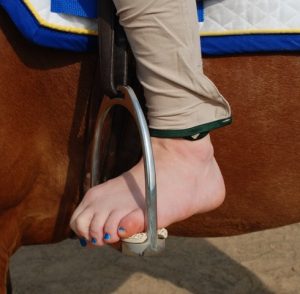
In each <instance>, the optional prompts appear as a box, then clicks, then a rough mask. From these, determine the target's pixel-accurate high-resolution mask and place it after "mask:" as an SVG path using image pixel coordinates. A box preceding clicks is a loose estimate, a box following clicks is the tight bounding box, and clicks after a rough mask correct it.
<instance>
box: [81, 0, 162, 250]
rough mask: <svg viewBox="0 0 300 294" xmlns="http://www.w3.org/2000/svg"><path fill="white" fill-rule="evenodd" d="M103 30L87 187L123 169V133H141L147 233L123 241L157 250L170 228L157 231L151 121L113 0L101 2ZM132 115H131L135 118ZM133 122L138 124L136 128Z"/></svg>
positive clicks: (91, 111) (129, 245)
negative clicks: (119, 156) (120, 158)
mask: <svg viewBox="0 0 300 294" xmlns="http://www.w3.org/2000/svg"><path fill="white" fill-rule="evenodd" d="M99 31H101V34H100V36H99V65H98V71H97V75H96V76H97V77H96V84H95V87H94V94H93V95H92V100H91V103H90V109H89V127H88V130H89V131H88V132H89V133H88V142H89V144H88V145H89V147H88V155H87V163H86V173H85V174H86V177H85V183H84V187H85V190H87V189H88V188H90V187H93V186H95V185H97V184H100V183H102V182H104V181H105V180H107V179H108V178H111V177H114V176H116V174H115V173H116V172H117V173H120V172H122V171H120V170H118V168H117V166H116V165H117V161H118V160H117V153H118V152H117V151H118V148H120V146H119V142H120V141H124V137H127V138H128V139H129V140H130V137H131V136H137V135H138V134H139V136H140V142H141V146H136V148H135V150H138V152H136V155H137V156H136V158H134V160H135V161H137V160H138V159H139V157H140V155H141V152H140V150H141V149H142V153H143V159H144V169H145V183H146V184H145V195H146V210H147V211H146V227H147V233H142V234H137V235H134V236H132V237H130V238H128V239H125V240H123V242H122V251H123V253H125V254H127V255H156V254H158V253H159V252H161V251H162V250H163V249H164V247H165V239H166V238H167V231H166V229H161V230H159V231H158V230H157V204H156V202H157V201H156V180H155V167H154V159H153V154H152V147H151V140H150V135H149V131H148V126H147V122H146V119H145V116H144V110H143V109H142V107H141V105H144V97H143V95H142V91H141V85H140V84H139V83H138V81H137V79H136V76H135V74H134V73H135V63H134V58H133V55H132V52H131V50H130V48H129V45H128V42H127V39H126V35H125V33H124V31H123V28H122V27H121V26H120V25H119V22H118V19H117V16H116V11H115V8H114V5H113V3H112V1H100V5H99ZM129 85H130V86H129ZM135 93H138V95H136V94H135ZM137 97H140V98H139V99H138V98H137ZM129 116H131V117H132V118H133V120H132V119H131V122H130V119H129ZM133 121H134V122H135V123H136V126H137V128H134V124H133ZM104 126H105V128H104ZM120 126H123V127H125V129H122V127H121V128H120ZM136 129H137V130H138V134H137V130H136ZM129 140H127V142H128V141H129ZM133 163H134V162H133ZM126 169H129V167H127V168H126Z"/></svg>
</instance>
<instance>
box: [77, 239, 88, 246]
mask: <svg viewBox="0 0 300 294" xmlns="http://www.w3.org/2000/svg"><path fill="white" fill-rule="evenodd" d="M79 242H80V245H81V246H82V247H85V246H86V245H87V242H86V240H85V239H84V238H80V239H79Z"/></svg>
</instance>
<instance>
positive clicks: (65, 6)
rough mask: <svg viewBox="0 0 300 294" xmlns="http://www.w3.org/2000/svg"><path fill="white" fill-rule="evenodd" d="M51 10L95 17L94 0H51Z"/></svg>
mask: <svg viewBox="0 0 300 294" xmlns="http://www.w3.org/2000/svg"><path fill="white" fill-rule="evenodd" d="M105 1H108V0H105ZM51 11H52V12H56V13H65V14H69V15H76V16H81V17H88V18H96V17H97V1H96V0H51Z"/></svg>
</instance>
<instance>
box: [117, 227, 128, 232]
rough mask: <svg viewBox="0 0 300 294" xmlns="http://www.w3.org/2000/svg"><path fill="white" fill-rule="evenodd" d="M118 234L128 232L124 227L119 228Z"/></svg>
mask: <svg viewBox="0 0 300 294" xmlns="http://www.w3.org/2000/svg"><path fill="white" fill-rule="evenodd" d="M118 232H119V233H125V232H126V230H125V228H123V227H119V228H118Z"/></svg>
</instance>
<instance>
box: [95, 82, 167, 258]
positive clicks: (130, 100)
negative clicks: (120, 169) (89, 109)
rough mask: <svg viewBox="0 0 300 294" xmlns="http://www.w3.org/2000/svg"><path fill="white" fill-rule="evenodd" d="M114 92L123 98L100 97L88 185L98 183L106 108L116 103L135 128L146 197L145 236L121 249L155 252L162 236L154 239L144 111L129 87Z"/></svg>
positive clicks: (154, 210)
mask: <svg viewBox="0 0 300 294" xmlns="http://www.w3.org/2000/svg"><path fill="white" fill-rule="evenodd" d="M118 91H120V92H121V93H122V94H123V98H109V97H108V96H104V98H103V101H102V104H101V106H100V110H99V113H98V118H97V122H96V128H95V133H94V141H93V146H92V156H91V186H94V185H97V184H99V167H100V164H101V163H100V157H99V150H100V146H101V142H100V141H101V132H102V128H103V125H104V121H105V118H106V116H107V114H108V113H109V111H110V109H111V108H112V107H114V106H116V105H118V106H123V107H125V108H126V109H127V110H128V111H129V112H130V113H131V115H132V116H133V118H134V120H135V122H136V124H137V126H138V130H139V134H140V139H141V143H142V150H143V159H144V172H145V192H146V193H145V196H146V199H145V201H146V219H145V223H146V227H147V238H146V240H145V241H143V242H141V243H137V242H134V241H133V242H131V241H130V238H129V239H126V240H125V242H123V244H122V249H123V250H122V251H123V253H124V254H127V255H155V254H158V253H159V252H161V251H162V250H163V249H164V247H165V240H164V239H165V238H163V237H161V236H160V238H158V233H157V196H156V176H155V166H154V158H153V152H152V146H151V139H150V135H149V130H148V126H147V122H146V119H145V117H144V113H143V111H142V108H141V106H140V104H139V101H138V99H137V97H136V95H135V93H134V91H133V90H132V88H131V87H129V86H118Z"/></svg>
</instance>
